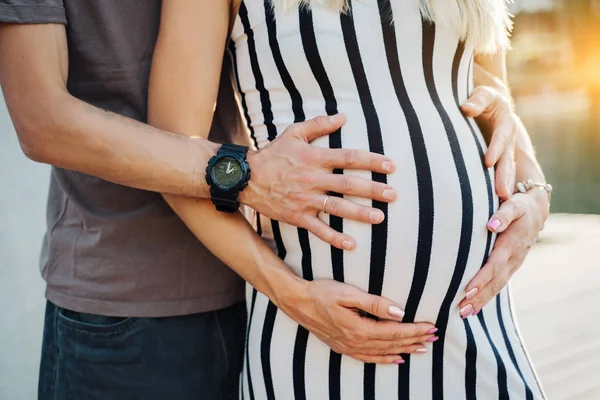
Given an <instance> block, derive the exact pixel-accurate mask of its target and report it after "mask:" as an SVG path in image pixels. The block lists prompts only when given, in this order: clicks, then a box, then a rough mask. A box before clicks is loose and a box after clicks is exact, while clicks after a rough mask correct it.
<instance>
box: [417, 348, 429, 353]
mask: <svg viewBox="0 0 600 400" xmlns="http://www.w3.org/2000/svg"><path fill="white" fill-rule="evenodd" d="M416 352H417V353H427V349H426V348H421V349H417V350H416Z"/></svg>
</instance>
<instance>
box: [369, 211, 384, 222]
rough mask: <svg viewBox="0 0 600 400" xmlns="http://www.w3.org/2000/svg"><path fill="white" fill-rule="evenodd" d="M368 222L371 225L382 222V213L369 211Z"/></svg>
mask: <svg viewBox="0 0 600 400" xmlns="http://www.w3.org/2000/svg"><path fill="white" fill-rule="evenodd" d="M369 221H371V223H373V224H378V223H380V222H381V221H383V213H382V212H381V211H371V212H370V213H369Z"/></svg>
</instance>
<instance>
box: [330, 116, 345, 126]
mask: <svg viewBox="0 0 600 400" xmlns="http://www.w3.org/2000/svg"><path fill="white" fill-rule="evenodd" d="M341 120H342V115H341V114H335V115H332V116H330V117H329V121H330V122H331V123H332V124H335V123H336V122H340V121H341Z"/></svg>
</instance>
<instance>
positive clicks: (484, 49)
mask: <svg viewBox="0 0 600 400" xmlns="http://www.w3.org/2000/svg"><path fill="white" fill-rule="evenodd" d="M271 1H272V2H273V3H274V4H278V5H280V6H281V7H282V8H283V9H284V10H290V9H293V8H297V7H310V6H324V7H327V8H330V9H334V10H337V11H340V12H347V11H348V6H349V3H348V0H271ZM355 1H360V0H355ZM387 1H390V2H391V4H392V8H393V6H394V3H397V2H401V1H408V0H387ZM411 1H416V0H411ZM418 1H419V3H420V9H421V14H422V15H423V17H424V18H425V19H426V20H427V21H432V22H435V23H436V24H439V25H445V26H449V27H452V28H453V29H455V30H456V33H457V34H458V36H459V37H460V38H461V39H462V40H464V41H465V42H466V44H467V46H469V47H472V48H474V49H475V50H476V51H477V52H480V53H493V52H495V51H497V50H498V49H506V48H508V45H509V39H508V37H509V33H510V30H511V29H512V20H511V18H510V17H511V16H510V14H509V13H508V2H510V1H511V0H418Z"/></svg>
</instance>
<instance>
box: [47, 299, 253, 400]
mask: <svg viewBox="0 0 600 400" xmlns="http://www.w3.org/2000/svg"><path fill="white" fill-rule="evenodd" d="M245 332H246V308H245V305H244V303H239V304H237V305H235V306H233V307H229V308H226V309H223V310H218V311H213V312H207V313H202V314H194V315H187V316H182V317H169V318H117V317H103V316H98V315H91V314H84V313H79V312H74V311H69V310H65V309H63V308H60V307H57V306H56V305H54V304H52V303H50V302H48V303H47V306H46V320H45V327H44V340H43V345H42V360H41V365H40V380H39V389H38V391H39V397H38V398H39V399H40V400H67V399H74V400H83V399H85V400H94V399H101V400H111V399H119V400H120V399H143V400H147V399H149V400H155V399H156V400H162V399H166V400H188V399H189V400H191V399H194V400H196V399H202V400H213V399H215V400H216V399H219V400H220V399H237V398H238V392H239V387H238V383H239V375H240V371H241V367H242V360H243V353H244V351H243V350H244V335H245Z"/></svg>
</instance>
